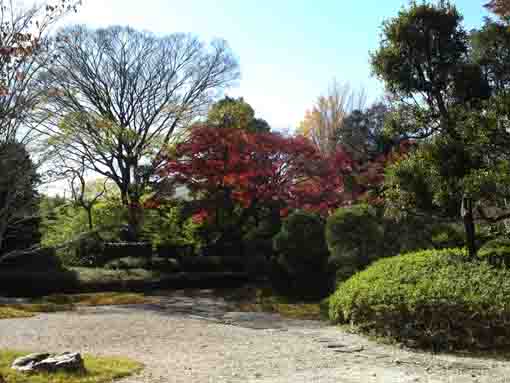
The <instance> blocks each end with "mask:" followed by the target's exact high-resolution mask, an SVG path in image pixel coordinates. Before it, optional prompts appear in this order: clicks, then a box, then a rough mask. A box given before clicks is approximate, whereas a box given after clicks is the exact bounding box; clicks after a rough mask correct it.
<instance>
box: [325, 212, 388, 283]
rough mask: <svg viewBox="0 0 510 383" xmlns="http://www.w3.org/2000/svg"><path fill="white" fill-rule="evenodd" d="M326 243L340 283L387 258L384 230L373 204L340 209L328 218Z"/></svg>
mask: <svg viewBox="0 0 510 383" xmlns="http://www.w3.org/2000/svg"><path fill="white" fill-rule="evenodd" d="M326 240H327V244H328V248H329V251H330V253H331V262H332V263H333V264H334V266H335V268H336V269H337V279H338V280H340V281H342V280H345V279H347V278H349V277H350V276H351V275H353V274H354V273H355V272H356V271H358V270H361V269H362V268H364V267H366V266H367V265H368V264H369V263H371V262H372V261H374V260H375V259H377V258H379V257H382V256H383V255H385V254H384V230H383V228H382V227H381V225H380V223H379V220H378V218H377V213H376V211H375V209H374V208H372V207H370V206H369V205H365V204H360V205H355V206H351V207H345V208H341V209H338V210H337V211H336V212H335V214H333V215H332V216H330V217H329V218H328V222H327V225H326Z"/></svg>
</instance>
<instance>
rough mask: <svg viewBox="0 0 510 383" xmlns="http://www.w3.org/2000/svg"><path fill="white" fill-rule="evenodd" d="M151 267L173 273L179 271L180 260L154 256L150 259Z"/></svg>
mask: <svg viewBox="0 0 510 383" xmlns="http://www.w3.org/2000/svg"><path fill="white" fill-rule="evenodd" d="M149 268H150V269H151V270H157V271H161V272H164V273H173V272H176V271H179V270H180V268H179V262H178V261H177V260H176V259H173V258H162V257H153V258H152V259H151V261H150V264H149Z"/></svg>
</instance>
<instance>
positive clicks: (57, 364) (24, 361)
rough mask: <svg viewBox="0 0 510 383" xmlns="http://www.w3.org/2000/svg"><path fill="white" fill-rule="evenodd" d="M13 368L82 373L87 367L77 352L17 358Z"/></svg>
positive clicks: (39, 354) (18, 369) (40, 354)
mask: <svg viewBox="0 0 510 383" xmlns="http://www.w3.org/2000/svg"><path fill="white" fill-rule="evenodd" d="M11 368H12V369H14V370H17V371H23V372H59V371H66V372H82V371H84V370H85V365H84V364H83V359H82V357H81V355H80V354H79V353H77V352H64V353H62V354H49V353H38V354H30V355H27V356H22V357H20V358H17V359H16V360H15V361H14V362H13V363H12V365H11ZM0 383H1V381H0Z"/></svg>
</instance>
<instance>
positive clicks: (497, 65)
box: [471, 19, 510, 91]
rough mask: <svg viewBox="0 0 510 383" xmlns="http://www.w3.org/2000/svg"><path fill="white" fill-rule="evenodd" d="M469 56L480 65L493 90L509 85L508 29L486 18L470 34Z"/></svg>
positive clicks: (509, 47) (509, 31)
mask: <svg viewBox="0 0 510 383" xmlns="http://www.w3.org/2000/svg"><path fill="white" fill-rule="evenodd" d="M471 46H472V51H471V56H472V58H473V60H474V61H475V62H476V63H477V64H478V65H480V67H481V68H482V70H483V72H484V74H485V75H486V76H487V79H488V80H489V84H490V86H491V87H492V88H493V89H494V90H495V91H501V90H505V89H508V88H509V87H510V29H509V28H508V25H505V24H504V23H499V22H494V21H493V20H490V19H487V20H486V21H485V24H484V25H483V27H482V28H481V29H480V30H477V31H474V32H473V33H472V34H471Z"/></svg>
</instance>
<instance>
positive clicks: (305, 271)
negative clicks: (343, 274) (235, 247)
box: [271, 211, 333, 299]
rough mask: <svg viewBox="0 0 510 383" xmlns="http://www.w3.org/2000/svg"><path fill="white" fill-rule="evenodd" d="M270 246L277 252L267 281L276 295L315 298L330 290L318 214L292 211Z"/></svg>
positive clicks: (331, 280) (327, 257) (322, 232)
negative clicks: (269, 279) (269, 281)
mask: <svg viewBox="0 0 510 383" xmlns="http://www.w3.org/2000/svg"><path fill="white" fill-rule="evenodd" d="M273 247H274V251H275V253H276V254H278V255H277V258H276V259H275V261H274V264H273V270H272V275H271V282H272V285H273V287H274V288H275V290H276V291H277V292H278V293H279V294H282V295H286V296H290V297H295V298H302V299H317V298H323V297H325V296H327V295H328V294H329V293H331V290H332V287H333V277H332V273H331V271H330V269H329V264H328V259H329V252H328V248H327V246H326V239H325V237H324V222H323V221H322V220H321V218H320V217H318V216H317V215H314V214H311V213H307V212H303V211H297V212H294V213H292V214H291V215H289V216H288V217H287V219H285V221H283V224H282V228H281V230H280V232H279V233H278V234H277V235H276V236H275V237H274V239H273Z"/></svg>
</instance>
